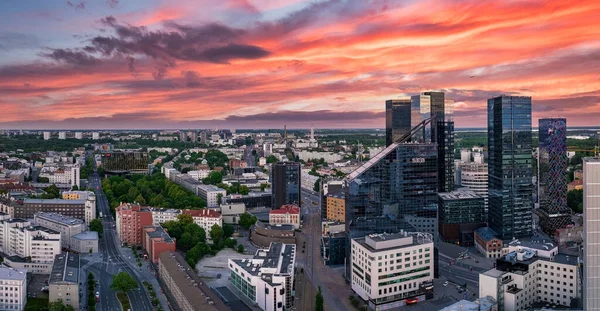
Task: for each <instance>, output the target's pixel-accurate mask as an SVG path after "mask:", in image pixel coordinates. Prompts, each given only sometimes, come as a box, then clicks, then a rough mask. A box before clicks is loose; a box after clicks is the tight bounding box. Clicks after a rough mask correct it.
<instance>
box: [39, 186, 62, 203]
mask: <svg viewBox="0 0 600 311" xmlns="http://www.w3.org/2000/svg"><path fill="white" fill-rule="evenodd" d="M44 191H46V193H45V194H42V199H56V198H58V197H59V196H60V190H59V189H58V187H57V186H56V185H55V184H52V185H50V186H48V187H46V188H44Z"/></svg>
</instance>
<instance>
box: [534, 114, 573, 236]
mask: <svg viewBox="0 0 600 311" xmlns="http://www.w3.org/2000/svg"><path fill="white" fill-rule="evenodd" d="M539 131H540V133H539V137H540V149H539V152H538V198H539V202H540V208H539V209H538V210H537V212H538V214H539V216H540V226H541V228H542V230H544V232H546V233H548V234H549V235H550V236H552V235H554V232H555V231H556V229H560V228H565V227H566V226H567V225H569V224H570V223H571V213H570V209H569V207H568V206H567V166H568V159H567V120H566V119H564V118H547V119H540V120H539Z"/></svg>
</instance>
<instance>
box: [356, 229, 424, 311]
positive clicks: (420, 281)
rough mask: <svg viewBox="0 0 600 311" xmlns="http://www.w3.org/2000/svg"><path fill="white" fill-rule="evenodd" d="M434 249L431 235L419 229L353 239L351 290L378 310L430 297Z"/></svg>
mask: <svg viewBox="0 0 600 311" xmlns="http://www.w3.org/2000/svg"><path fill="white" fill-rule="evenodd" d="M433 249H434V247H433V237H432V236H431V235H430V234H427V233H420V232H419V233H407V232H402V231H401V232H400V233H395V234H388V233H383V234H371V235H368V236H365V237H362V238H355V239H352V242H351V260H350V263H349V264H350V265H351V267H350V270H351V280H352V281H351V284H352V290H353V291H354V292H356V294H358V295H359V296H360V297H361V298H362V299H364V300H365V301H367V302H368V304H369V306H370V307H371V309H381V310H386V309H388V308H391V307H392V306H394V307H400V306H404V305H406V304H413V303H418V302H421V301H424V300H426V299H429V298H433V283H432V282H433V277H434V269H433V268H434V258H433V251H434V250H433Z"/></svg>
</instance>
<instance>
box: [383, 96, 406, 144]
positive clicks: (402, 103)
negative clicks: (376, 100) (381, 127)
mask: <svg viewBox="0 0 600 311" xmlns="http://www.w3.org/2000/svg"><path fill="white" fill-rule="evenodd" d="M410 104H411V101H410V98H409V99H389V100H386V101H385V145H386V146H389V145H391V144H392V143H393V142H395V141H396V140H398V139H400V138H401V137H402V136H403V135H404V134H406V133H408V132H410V129H411V128H412V126H411V122H410V120H411V115H410Z"/></svg>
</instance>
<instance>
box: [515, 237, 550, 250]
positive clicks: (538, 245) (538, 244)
mask: <svg viewBox="0 0 600 311" xmlns="http://www.w3.org/2000/svg"><path fill="white" fill-rule="evenodd" d="M504 243H506V244H508V245H510V246H513V247H514V246H522V247H527V248H531V249H537V250H541V251H550V250H552V249H554V248H556V247H558V245H557V244H555V243H554V242H553V241H552V240H549V239H548V240H545V239H524V240H513V241H509V242H504Z"/></svg>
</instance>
